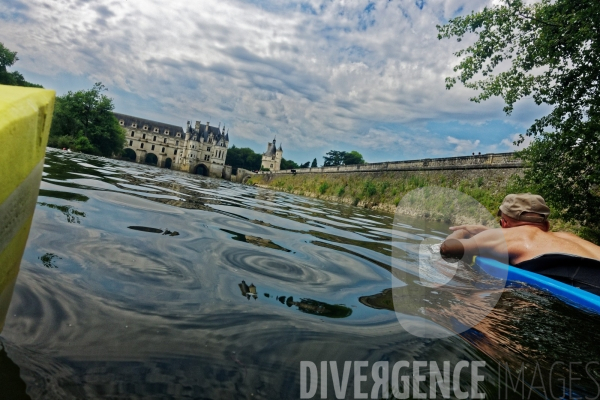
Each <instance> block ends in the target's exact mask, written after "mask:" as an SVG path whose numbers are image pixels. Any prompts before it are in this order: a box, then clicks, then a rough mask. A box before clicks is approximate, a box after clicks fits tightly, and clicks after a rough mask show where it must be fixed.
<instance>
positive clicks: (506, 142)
mask: <svg viewBox="0 0 600 400" xmlns="http://www.w3.org/2000/svg"><path fill="white" fill-rule="evenodd" d="M521 138H523V139H524V140H523V143H521V144H519V145H518V146H517V145H515V142H519V141H520V139H521ZM532 141H533V138H532V137H531V136H525V135H524V134H522V133H514V134H512V135H511V136H510V137H508V138H506V139H502V141H501V142H500V146H499V148H501V149H502V150H503V151H517V150H523V149H524V148H526V147H527V146H529V145H530V144H531V142H532Z"/></svg>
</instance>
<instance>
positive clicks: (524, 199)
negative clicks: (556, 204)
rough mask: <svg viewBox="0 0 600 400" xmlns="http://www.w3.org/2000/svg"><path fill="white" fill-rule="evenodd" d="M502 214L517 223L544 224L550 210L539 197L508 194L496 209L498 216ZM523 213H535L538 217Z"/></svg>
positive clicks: (526, 194) (529, 194)
mask: <svg viewBox="0 0 600 400" xmlns="http://www.w3.org/2000/svg"><path fill="white" fill-rule="evenodd" d="M502 213H503V214H505V215H507V216H509V217H511V218H513V219H516V220H518V221H527V222H544V221H546V220H547V219H548V215H550V208H548V206H547V205H546V202H545V201H544V198H543V197H542V196H540V195H537V194H531V193H518V194H509V195H508V196H506V197H505V198H504V201H503V202H502V204H501V205H500V207H499V209H498V216H500V215H501V214H502ZM524 213H536V214H538V215H523V214H524Z"/></svg>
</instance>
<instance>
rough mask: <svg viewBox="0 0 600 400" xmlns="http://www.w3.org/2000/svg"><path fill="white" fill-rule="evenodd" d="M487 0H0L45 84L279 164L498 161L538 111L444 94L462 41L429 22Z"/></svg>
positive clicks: (3, 15)
mask: <svg viewBox="0 0 600 400" xmlns="http://www.w3.org/2000/svg"><path fill="white" fill-rule="evenodd" d="M491 3H492V0H490V1H489V2H488V1H487V0H372V1H369V0H364V1H363V0H337V1H328V0H305V1H296V0H262V1H261V0H248V1H242V0H239V1H238V0H201V1H189V0H169V1H167V0H143V1H142V0H118V1H115V0H2V2H0V42H3V43H4V45H5V46H6V47H8V48H9V49H11V50H13V51H17V52H18V57H19V58H20V60H19V61H18V62H17V63H16V64H15V65H14V69H15V70H18V71H20V72H21V73H22V74H23V75H24V76H25V78H26V79H28V80H29V81H32V82H36V83H41V84H42V85H44V86H45V87H46V88H51V89H55V90H56V91H57V94H59V95H60V94H64V93H66V92H67V91H68V90H72V91H75V90H80V89H89V88H91V87H92V85H93V83H94V82H97V81H100V82H102V83H103V84H104V85H105V86H107V87H108V89H109V91H108V95H109V96H110V97H112V98H113V99H114V102H115V106H116V111H117V112H121V113H125V114H131V115H135V116H139V117H142V118H148V119H153V120H158V121H162V122H167V123H172V124H176V125H181V126H184V125H185V123H186V121H187V120H192V121H195V120H200V121H201V122H202V123H205V122H206V121H210V123H211V125H218V124H219V123H221V125H223V124H225V126H226V127H227V128H228V129H229V134H230V138H231V143H230V145H231V144H235V145H237V146H238V147H239V146H248V147H251V148H253V149H254V150H255V151H261V152H262V151H264V150H265V149H266V143H267V142H268V141H270V140H272V139H273V137H274V136H275V135H276V137H277V141H278V143H279V142H281V143H283V148H284V158H287V159H292V160H294V161H296V162H304V161H309V160H312V159H313V158H315V157H317V159H318V160H319V164H321V163H322V156H323V155H324V153H325V152H327V151H328V150H331V149H336V150H358V151H359V152H361V153H362V154H363V155H364V156H365V158H366V159H367V161H370V162H377V161H388V160H406V159H415V158H422V157H444V156H454V155H466V154H471V152H479V151H480V152H482V153H487V152H503V151H509V150H511V149H512V148H513V146H512V144H511V143H512V141H513V139H514V137H515V135H518V134H519V133H522V132H524V130H525V129H526V128H527V127H528V126H529V125H530V124H531V123H532V122H533V120H534V118H535V117H538V116H540V115H542V114H543V110H541V109H539V108H537V107H535V106H534V105H532V104H531V102H523V103H522V104H518V105H517V107H516V109H515V111H514V113H513V115H511V116H510V117H506V116H505V115H504V114H503V113H502V103H501V102H500V101H499V100H497V99H496V100H491V101H488V102H486V103H484V104H475V103H471V102H469V100H468V99H469V97H471V96H472V95H473V92H471V91H470V90H467V89H464V88H462V87H458V86H457V87H456V88H454V89H452V90H450V91H447V90H446V89H445V84H444V78H445V77H447V76H452V75H453V72H452V67H453V66H454V65H456V63H457V59H456V57H455V56H453V55H452V53H453V52H455V51H456V50H457V49H459V45H463V46H464V42H463V43H457V42H456V41H454V40H443V41H440V40H438V39H437V30H436V24H443V23H445V22H446V21H447V20H448V19H449V18H452V17H455V16H457V15H464V14H467V13H469V12H470V11H471V10H479V9H481V8H482V7H484V6H485V5H486V4H491Z"/></svg>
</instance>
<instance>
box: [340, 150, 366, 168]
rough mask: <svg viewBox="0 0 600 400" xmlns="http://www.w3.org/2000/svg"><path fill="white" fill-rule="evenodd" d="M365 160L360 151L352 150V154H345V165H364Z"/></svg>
mask: <svg viewBox="0 0 600 400" xmlns="http://www.w3.org/2000/svg"><path fill="white" fill-rule="evenodd" d="M364 163H365V160H364V158H363V156H362V154H360V153H359V152H358V151H356V150H352V151H351V152H350V153H346V154H344V165H355V164H364Z"/></svg>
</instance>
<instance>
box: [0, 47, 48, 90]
mask: <svg viewBox="0 0 600 400" xmlns="http://www.w3.org/2000/svg"><path fill="white" fill-rule="evenodd" d="M18 60H19V58H18V57H17V52H16V51H10V50H9V49H8V48H6V47H4V44H2V43H0V85H11V86H27V87H38V88H41V87H42V86H41V85H37V84H35V83H31V82H27V81H26V80H25V78H24V77H23V75H22V74H21V73H20V72H18V71H13V72H8V71H7V68H8V67H11V66H13V65H14V64H15V63H16V62H17V61H18Z"/></svg>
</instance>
